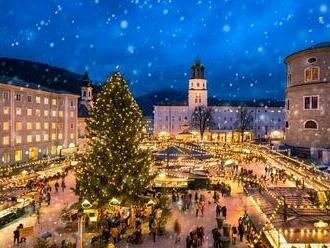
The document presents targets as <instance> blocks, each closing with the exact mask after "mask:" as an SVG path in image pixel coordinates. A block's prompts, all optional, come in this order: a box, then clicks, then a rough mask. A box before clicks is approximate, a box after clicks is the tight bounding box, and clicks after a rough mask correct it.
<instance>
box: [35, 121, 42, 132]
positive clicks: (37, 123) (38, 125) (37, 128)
mask: <svg viewBox="0 0 330 248" xmlns="http://www.w3.org/2000/svg"><path fill="white" fill-rule="evenodd" d="M40 127H41V125H40V122H36V130H39V129H40Z"/></svg>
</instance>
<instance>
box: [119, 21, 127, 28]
mask: <svg viewBox="0 0 330 248" xmlns="http://www.w3.org/2000/svg"><path fill="white" fill-rule="evenodd" d="M120 27H121V28H122V29H126V28H127V27H128V21H126V20H122V21H121V22H120Z"/></svg>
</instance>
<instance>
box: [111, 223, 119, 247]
mask: <svg viewBox="0 0 330 248" xmlns="http://www.w3.org/2000/svg"><path fill="white" fill-rule="evenodd" d="M111 237H112V238H113V243H114V244H117V243H118V242H119V230H118V227H113V228H111Z"/></svg>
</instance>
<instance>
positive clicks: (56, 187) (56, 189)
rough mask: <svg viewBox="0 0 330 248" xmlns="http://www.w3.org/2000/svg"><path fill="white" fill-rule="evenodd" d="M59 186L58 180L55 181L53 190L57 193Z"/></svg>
mask: <svg viewBox="0 0 330 248" xmlns="http://www.w3.org/2000/svg"><path fill="white" fill-rule="evenodd" d="M59 187H60V185H59V184H58V181H56V183H55V191H56V193H58V188H59Z"/></svg>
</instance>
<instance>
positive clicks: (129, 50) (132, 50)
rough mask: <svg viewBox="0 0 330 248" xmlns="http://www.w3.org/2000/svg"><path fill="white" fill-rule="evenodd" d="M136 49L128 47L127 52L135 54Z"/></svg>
mask: <svg viewBox="0 0 330 248" xmlns="http://www.w3.org/2000/svg"><path fill="white" fill-rule="evenodd" d="M134 50H135V49H134V47H133V46H128V47H127V51H128V52H129V53H130V54H133V53H134Z"/></svg>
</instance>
